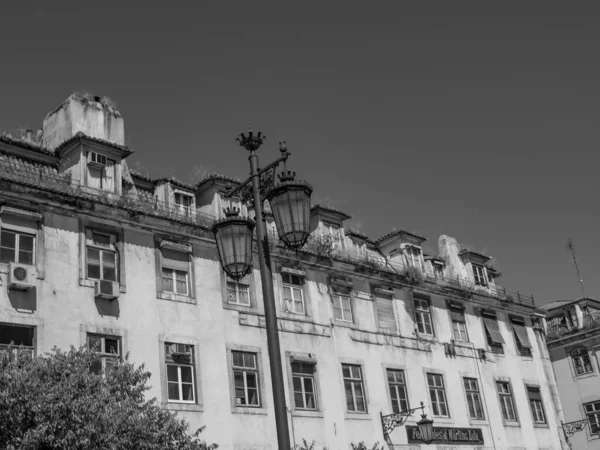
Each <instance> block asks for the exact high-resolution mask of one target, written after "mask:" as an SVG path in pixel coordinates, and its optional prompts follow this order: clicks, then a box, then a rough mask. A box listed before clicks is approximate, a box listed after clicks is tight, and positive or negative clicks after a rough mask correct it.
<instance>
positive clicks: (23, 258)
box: [19, 250, 33, 265]
mask: <svg viewBox="0 0 600 450" xmlns="http://www.w3.org/2000/svg"><path fill="white" fill-rule="evenodd" d="M19 262H20V263H21V264H29V265H32V264H33V253H32V252H26V251H23V250H20V251H19Z"/></svg>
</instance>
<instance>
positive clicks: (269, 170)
mask: <svg viewBox="0 0 600 450" xmlns="http://www.w3.org/2000/svg"><path fill="white" fill-rule="evenodd" d="M289 156H290V153H289V152H287V151H286V152H285V153H284V154H283V156H281V157H280V158H278V159H276V160H275V161H273V162H272V163H271V164H269V165H268V166H266V167H265V168H263V169H261V170H259V171H258V173H257V174H256V176H258V178H259V185H260V197H261V199H263V200H264V199H265V197H266V193H267V192H268V190H269V189H270V188H272V187H273V186H274V185H275V171H276V170H277V166H279V164H280V163H282V162H285V161H286V160H287V159H288V158H289ZM252 177H253V175H250V177H248V178H247V179H246V180H245V181H243V182H242V183H241V184H240V185H239V186H238V187H236V188H235V189H233V190H232V191H231V192H227V193H226V194H225V198H231V197H233V196H235V195H236V194H237V195H239V197H240V198H241V200H242V202H244V203H249V204H252V203H253V200H252Z"/></svg>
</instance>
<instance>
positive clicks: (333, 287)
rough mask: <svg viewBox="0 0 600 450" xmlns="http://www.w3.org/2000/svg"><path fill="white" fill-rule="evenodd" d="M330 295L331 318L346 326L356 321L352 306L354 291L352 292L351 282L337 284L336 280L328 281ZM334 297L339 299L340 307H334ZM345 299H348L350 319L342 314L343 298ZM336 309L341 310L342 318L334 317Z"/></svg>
mask: <svg viewBox="0 0 600 450" xmlns="http://www.w3.org/2000/svg"><path fill="white" fill-rule="evenodd" d="M330 295H331V308H332V314H331V316H332V317H333V320H334V321H335V322H336V323H338V324H340V325H346V326H352V325H354V324H355V323H356V319H355V314H354V312H355V307H354V293H353V289H352V285H351V283H348V284H347V285H346V284H343V285H342V284H339V283H336V282H332V283H330ZM336 299H339V300H340V305H339V306H340V307H339V308H337V307H336ZM344 299H347V300H348V306H349V309H350V320H348V319H347V318H346V317H345V315H344V307H343V303H342V302H343V300H344ZM336 309H339V310H340V311H341V316H342V318H338V317H336Z"/></svg>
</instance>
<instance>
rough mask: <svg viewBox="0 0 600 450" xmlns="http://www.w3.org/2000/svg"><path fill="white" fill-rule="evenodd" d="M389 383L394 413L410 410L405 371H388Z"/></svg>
mask: <svg viewBox="0 0 600 450" xmlns="http://www.w3.org/2000/svg"><path fill="white" fill-rule="evenodd" d="M386 372H387V381H388V387H389V388H390V398H391V400H392V411H393V412H395V413H398V412H400V411H406V410H408V408H409V406H408V395H407V393H406V380H405V378H404V370H397V369H387V370H386Z"/></svg>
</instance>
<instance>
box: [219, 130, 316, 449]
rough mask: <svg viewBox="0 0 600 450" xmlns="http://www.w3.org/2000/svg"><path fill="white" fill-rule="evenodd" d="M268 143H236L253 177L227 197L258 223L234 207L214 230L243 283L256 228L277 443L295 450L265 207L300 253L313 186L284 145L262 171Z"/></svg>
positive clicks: (259, 139)
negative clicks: (299, 174)
mask: <svg viewBox="0 0 600 450" xmlns="http://www.w3.org/2000/svg"><path fill="white" fill-rule="evenodd" d="M264 139H265V136H263V135H262V134H261V133H260V132H258V133H257V134H256V135H254V134H253V132H252V131H250V132H248V135H247V136H245V135H244V134H243V133H242V134H240V136H239V137H238V139H237V141H238V142H239V144H240V145H241V146H242V147H244V148H245V149H246V150H248V151H249V152H250V156H249V158H248V159H249V160H250V178H248V179H247V180H246V181H244V182H243V183H242V184H241V185H240V186H238V187H237V188H236V189H235V190H233V191H231V192H229V193H228V194H227V197H230V198H231V197H232V196H234V195H236V194H241V195H240V197H241V199H242V201H247V202H249V203H251V205H253V207H254V214H255V220H256V223H254V222H253V221H252V220H250V219H248V218H242V217H238V215H239V209H237V208H231V207H229V208H225V210H224V212H225V216H226V217H225V218H224V219H221V220H219V221H217V222H216V223H215V225H214V226H213V232H214V234H215V239H216V241H217V249H218V251H219V257H220V259H221V265H222V267H223V269H224V270H225V272H226V273H227V274H228V275H229V276H230V277H231V278H233V279H234V280H240V279H241V278H243V277H244V276H245V275H246V274H248V273H249V272H250V271H251V270H252V246H251V244H252V236H253V229H254V226H255V225H256V239H257V247H258V260H259V265H260V277H261V281H262V291H263V302H264V305H265V323H266V329H267V346H268V350H269V362H270V367H271V384H272V386H273V403H274V407H275V408H274V409H275V425H276V428H277V442H278V446H279V450H290V447H291V445H290V432H289V427H288V420H287V408H286V402H285V390H284V383H283V380H284V377H283V367H282V364H281V349H280V345H279V331H278V327H277V311H276V308H275V292H274V290H273V274H272V270H271V259H270V255H269V241H268V236H267V232H266V226H265V222H264V220H263V210H262V205H263V202H264V201H265V200H266V199H268V200H269V203H270V204H271V211H272V213H273V217H274V219H275V225H276V227H277V231H278V234H279V237H280V239H281V241H282V242H283V243H284V244H285V245H286V246H287V247H288V248H291V249H295V250H297V249H299V248H301V247H302V246H303V245H304V244H305V243H306V240H307V239H308V236H309V234H310V233H309V230H308V226H309V219H310V217H309V215H310V195H311V193H312V187H311V186H310V185H308V184H307V183H304V182H298V181H295V180H294V177H295V173H293V172H290V171H287V170H286V165H285V162H286V160H287V158H288V157H289V155H290V154H289V152H288V151H287V149H286V147H285V143H280V151H281V153H282V156H281V157H280V158H279V159H277V160H276V161H274V162H273V163H271V164H269V165H268V166H267V167H265V168H264V169H262V170H261V169H259V166H258V155H257V154H256V150H258V148H259V147H260V146H261V144H262V143H263V141H264ZM280 163H283V171H282V172H281V173H280V174H279V180H280V181H279V183H276V181H275V172H276V170H277V166H278V165H279V164H280Z"/></svg>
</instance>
